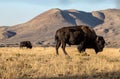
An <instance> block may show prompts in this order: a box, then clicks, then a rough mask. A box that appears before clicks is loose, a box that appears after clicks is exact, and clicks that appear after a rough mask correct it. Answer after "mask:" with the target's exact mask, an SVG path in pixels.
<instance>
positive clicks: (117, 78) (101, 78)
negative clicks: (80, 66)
mask: <svg viewBox="0 0 120 79" xmlns="http://www.w3.org/2000/svg"><path fill="white" fill-rule="evenodd" d="M18 79H120V71H119V72H101V73H95V74H91V75H86V74H84V75H75V76H70V75H68V76H67V75H62V74H61V75H60V74H59V75H58V77H40V78H30V77H29V78H28V77H26V78H18Z"/></svg>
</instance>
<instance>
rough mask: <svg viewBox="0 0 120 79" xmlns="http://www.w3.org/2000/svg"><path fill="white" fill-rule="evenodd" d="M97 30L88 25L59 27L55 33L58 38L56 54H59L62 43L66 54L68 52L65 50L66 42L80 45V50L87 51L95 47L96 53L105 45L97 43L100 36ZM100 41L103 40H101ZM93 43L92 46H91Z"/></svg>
mask: <svg viewBox="0 0 120 79" xmlns="http://www.w3.org/2000/svg"><path fill="white" fill-rule="evenodd" d="M97 37H98V36H97V35H96V33H95V31H94V30H93V29H92V28H91V27H88V26H84V25H80V26H71V27H63V28H61V29H58V30H57V31H56V34H55V40H56V54H57V55H58V49H59V47H60V45H62V49H63V52H64V54H65V55H67V52H66V50H65V47H66V44H68V45H79V46H78V48H79V50H80V52H82V51H85V49H86V48H94V49H95V50H96V53H97V52H98V51H100V50H102V49H103V48H101V47H99V46H102V47H104V45H103V44H100V45H97V44H98V42H97V39H98V38H99V39H100V37H98V38H97ZM99 42H101V41H100V40H99ZM91 45H92V46H91Z"/></svg>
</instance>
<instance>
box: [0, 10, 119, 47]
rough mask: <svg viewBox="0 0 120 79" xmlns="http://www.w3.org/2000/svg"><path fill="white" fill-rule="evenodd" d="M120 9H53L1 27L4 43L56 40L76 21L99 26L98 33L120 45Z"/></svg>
mask: <svg viewBox="0 0 120 79" xmlns="http://www.w3.org/2000/svg"><path fill="white" fill-rule="evenodd" d="M119 13H120V10H119V9H108V10H101V11H93V12H83V11H78V10H75V9H70V10H61V9H58V8H54V9H50V10H48V11H46V12H44V13H42V14H40V15H38V16H36V17H35V18H33V19H32V20H30V21H28V22H26V23H23V24H19V25H15V26H12V27H6V28H5V27H1V28H0V31H1V34H0V43H6V44H7V43H19V42H20V41H23V40H30V41H31V42H32V43H33V44H34V45H35V44H38V43H41V44H43V45H46V44H54V35H55V32H56V30H57V29H59V28H61V27H66V26H73V25H88V26H90V27H93V28H95V30H96V32H97V34H98V35H103V36H104V37H105V40H106V41H107V42H108V43H109V46H111V45H112V46H113V47H114V46H117V47H118V46H120V45H119V43H120V40H119V39H120V28H119V27H120V14H119ZM111 36H112V37H111ZM113 38H114V39H113ZM113 40H114V41H113ZM113 43H114V44H113Z"/></svg>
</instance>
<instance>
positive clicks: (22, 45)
mask: <svg viewBox="0 0 120 79" xmlns="http://www.w3.org/2000/svg"><path fill="white" fill-rule="evenodd" d="M23 47H26V48H29V49H31V48H32V44H31V42H30V41H22V42H20V48H23Z"/></svg>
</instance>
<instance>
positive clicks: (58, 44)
mask: <svg viewBox="0 0 120 79" xmlns="http://www.w3.org/2000/svg"><path fill="white" fill-rule="evenodd" d="M60 45H61V42H60V41H57V44H56V54H57V55H59V53H58V49H59V47H60Z"/></svg>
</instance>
